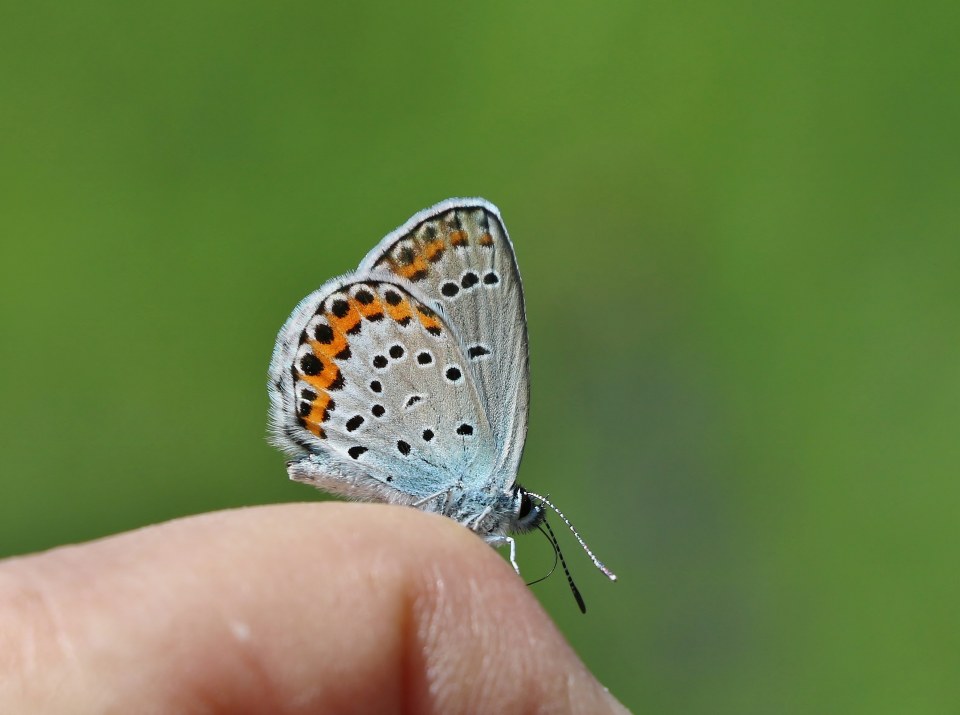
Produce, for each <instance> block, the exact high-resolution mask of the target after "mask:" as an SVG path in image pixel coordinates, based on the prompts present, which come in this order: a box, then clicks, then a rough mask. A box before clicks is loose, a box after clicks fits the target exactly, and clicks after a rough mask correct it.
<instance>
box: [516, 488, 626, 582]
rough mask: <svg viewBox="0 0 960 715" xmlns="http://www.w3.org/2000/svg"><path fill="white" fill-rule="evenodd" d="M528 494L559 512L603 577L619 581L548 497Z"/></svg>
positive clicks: (561, 559) (558, 514) (561, 558)
mask: <svg viewBox="0 0 960 715" xmlns="http://www.w3.org/2000/svg"><path fill="white" fill-rule="evenodd" d="M527 494H529V495H530V496H532V497H533V498H534V499H539V500H540V501H541V503H543V504H546V505H547V506H548V507H550V508H551V509H553V510H554V511H555V512H557V516H559V517H560V518H561V519H563V523H564V524H566V525H567V527H568V528H569V529H570V531H572V532H573V535H574V536H575V537H576V538H577V541H578V542H580V546H582V547H583V550H584V551H586V552H587V556H589V557H590V560H591V561H593V565H594V566H596V567H597V568H598V569H600V570H601V571H602V572H603V575H604V576H606V577H607V578H608V579H610V580H611V581H616V580H617V575H616V574H615V573H614V572H613V571H611V570H610V569H608V568H607V567H606V566H604V565H603V562H602V561H601V560H600V559H598V558H597V557H596V556H595V555H594V553H593V552H592V551H591V550H590V547H589V546H587V542H586V541H584V540H583V538H582V537H581V536H580V534H579V533H578V532H577V530H576V529H575V528H574V527H573V524H571V523H570V520H569V519H568V518H567V517H565V516H564V515H563V512H562V511H560V510H559V509H557V507H556V506H555V505H554V503H553V502H551V501H550V500H549V499H547V498H546V497H543V496H540V495H539V494H534V493H533V492H530V491H528V492H527ZM547 528H549V527H547ZM551 533H552V532H551ZM560 561H561V563H562V562H563V557H562V556H561V557H560Z"/></svg>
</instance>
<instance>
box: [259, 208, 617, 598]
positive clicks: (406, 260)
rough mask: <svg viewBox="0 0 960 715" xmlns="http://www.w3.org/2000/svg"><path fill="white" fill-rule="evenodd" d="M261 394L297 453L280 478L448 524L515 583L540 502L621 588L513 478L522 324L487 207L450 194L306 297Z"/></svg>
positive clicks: (503, 245)
mask: <svg viewBox="0 0 960 715" xmlns="http://www.w3.org/2000/svg"><path fill="white" fill-rule="evenodd" d="M269 391H270V427H271V433H272V441H273V442H274V444H276V445H277V446H278V447H279V448H280V449H282V450H284V451H285V452H287V453H289V454H291V455H292V456H293V457H294V459H293V460H292V461H290V462H288V463H287V472H288V474H289V475H290V478H291V479H294V480H296V481H301V482H307V483H309V484H312V485H314V486H316V487H319V488H321V489H323V490H325V491H327V492H331V493H333V494H339V495H342V496H346V497H350V498H353V499H359V500H364V501H377V502H388V503H392V504H405V505H409V506H413V507H416V508H418V509H422V510H424V511H431V512H437V513H440V514H443V515H445V516H448V517H450V518H452V519H455V520H456V521H458V522H459V523H461V524H463V525H464V526H466V527H467V528H469V529H471V530H472V531H474V532H476V533H477V534H478V535H480V536H481V537H482V538H483V539H484V540H485V541H486V542H487V543H489V544H491V545H492V546H503V545H509V546H510V563H511V564H513V567H514V569H516V570H517V573H519V572H520V569H519V567H518V566H517V561H516V542H515V541H514V539H513V537H512V536H511V535H510V534H512V533H521V532H524V531H529V530H531V529H534V528H537V527H539V526H540V525H541V524H542V525H544V526H546V521H545V511H544V506H548V507H550V508H551V509H553V510H554V511H556V512H557V514H558V515H559V516H560V518H561V519H563V521H564V522H565V523H566V524H567V525H568V526H569V527H570V529H571V530H572V531H573V533H574V535H575V536H576V538H577V540H578V541H579V543H580V544H581V546H582V547H583V548H584V550H585V551H586V552H587V554H588V555H589V556H590V558H591V559H592V560H593V563H594V565H595V566H596V567H597V568H599V569H600V570H601V571H602V572H603V573H604V574H606V575H607V576H608V577H609V578H610V579H611V580H616V576H615V575H614V574H613V573H612V572H611V571H610V570H609V569H608V568H607V567H606V566H604V565H603V564H602V563H601V562H600V561H599V560H598V559H597V557H596V556H594V554H593V552H592V551H590V549H589V548H588V547H587V545H586V543H584V541H583V539H581V538H580V535H579V534H577V532H576V530H574V529H573V526H572V525H571V524H570V522H569V521H568V520H567V519H566V517H564V516H563V514H562V513H561V512H560V510H559V509H557V508H556V507H555V506H554V505H553V504H552V503H551V502H550V501H549V500H548V499H547V498H546V497H543V496H540V495H538V494H534V493H533V492H529V491H527V490H525V489H524V488H523V487H521V486H520V485H519V484H516V483H515V481H516V475H517V468H518V466H519V464H520V457H521V454H522V453H523V444H524V440H525V438H526V433H527V413H528V404H529V379H528V366H527V326H526V318H525V315H524V305H523V286H522V284H521V282H520V273H519V272H518V270H517V263H516V258H515V256H514V252H513V246H512V244H511V242H510V238H509V236H508V235H507V230H506V228H505V227H504V225H503V221H502V220H501V218H500V212H499V210H498V209H497V208H496V206H494V205H493V204H491V203H489V202H487V201H485V200H483V199H448V200H447V201H443V202H441V203H439V204H437V205H436V206H433V207H431V208H429V209H426V210H425V211H421V212H420V213H418V214H416V215H415V216H413V217H412V218H411V219H410V220H409V221H407V222H406V223H405V224H403V225H402V226H400V227H399V228H398V229H396V230H395V231H393V232H392V233H390V234H389V235H388V236H387V237H386V238H384V239H383V240H382V241H381V242H380V243H379V244H378V245H377V247H376V248H374V249H373V250H372V251H371V252H370V253H369V254H367V257H366V258H364V259H363V261H362V262H361V263H360V267H359V268H358V269H357V271H356V272H354V273H349V274H347V275H344V276H340V277H338V278H334V279H332V280H329V281H327V282H326V283H325V284H324V285H323V286H321V287H320V288H319V289H318V290H316V291H314V292H313V293H311V294H310V295H308V296H307V297H306V298H304V299H303V300H302V301H301V302H300V304H299V305H298V306H297V307H296V308H295V309H294V311H293V313H292V315H291V316H290V318H289V319H288V320H287V322H286V324H285V325H284V326H283V328H282V329H281V330H280V334H279V336H278V337H277V344H276V348H275V349H274V352H273V360H272V361H271V363H270V382H269ZM548 528H549V527H548ZM550 537H552V532H551V533H550ZM551 541H552V543H553V544H554V548H555V550H556V553H557V554H558V555H559V549H558V548H557V546H556V539H555V538H551ZM561 559H562V556H561ZM564 568H566V566H565V565H564ZM568 578H569V573H568ZM571 587H572V588H573V589H574V594H575V595H576V596H577V601H578V603H579V604H580V606H581V610H584V606H583V602H582V599H581V598H580V596H579V593H577V591H576V588H575V587H573V584H572V581H571Z"/></svg>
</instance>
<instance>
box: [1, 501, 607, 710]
mask: <svg viewBox="0 0 960 715" xmlns="http://www.w3.org/2000/svg"><path fill="white" fill-rule="evenodd" d="M0 712H3V713H7V712H10V713H20V712H23V713H26V712H30V713H71V714H75V713H133V712H136V713H158V714H159V713H164V714H165V713H177V714H189V713H231V714H232V715H242V714H243V713H278V714H283V713H321V712H322V713H378V714H380V713H425V714H427V715H429V714H430V713H443V714H444V715H451V714H454V713H541V712H542V713H547V712H549V713H568V712H569V713H608V712H610V713H612V712H626V710H624V709H623V708H622V706H620V705H619V704H618V703H617V702H616V701H615V700H614V699H613V698H612V697H611V696H609V695H608V694H607V693H606V691H605V690H604V689H603V688H602V686H600V685H599V683H597V681H596V680H595V679H594V678H593V676H592V675H590V673H589V672H588V671H587V670H586V668H585V667H584V666H583V664H582V663H581V662H580V661H579V660H578V659H577V657H576V655H575V654H574V653H573V651H572V650H571V649H570V647H569V646H568V645H567V643H566V642H565V640H564V639H563V637H562V636H561V635H560V634H559V633H558V631H557V630H556V627H555V626H554V625H553V624H552V622H551V621H550V619H549V618H548V617H547V615H546V614H545V613H544V612H543V610H542V609H541V608H540V606H539V604H538V603H537V601H536V600H535V599H534V598H533V597H532V595H531V594H530V593H529V590H528V589H527V587H526V586H525V585H524V583H523V581H522V580H521V579H519V578H517V576H516V574H515V573H514V572H513V571H512V570H511V569H510V568H509V566H508V565H507V564H506V563H505V562H504V561H503V560H502V559H501V558H499V557H498V556H497V554H495V553H494V552H493V550H492V549H490V548H489V547H488V546H487V545H486V544H484V543H483V542H482V541H481V540H480V539H478V538H477V537H476V536H475V535H473V534H471V533H470V532H469V531H468V530H466V529H464V528H463V527H461V526H460V525H458V524H456V523H454V522H452V521H451V520H449V519H446V518H443V517H438V516H434V515H429V514H423V513H421V512H418V511H416V510H414V509H409V508H404V507H391V506H383V505H371V504H342V503H323V504H316V503H315V504H288V505H282V506H269V507H257V508H251V509H242V510H235V511H226V512H218V513H214V514H206V515H202V516H197V517H191V518H187V519H181V520H177V521H173V522H169V523H166V524H161V525H158V526H154V527H148V528H145V529H141V530H138V531H135V532H131V533H127V534H121V535H119V536H115V537H110V538H107V539H103V540H100V541H96V542H92V543H89V544H84V545H80V546H70V547H64V548H59V549H55V550H53V551H49V552H46V553H43V554H39V555H35V556H28V557H23V558H17V559H9V560H7V561H3V562H0Z"/></svg>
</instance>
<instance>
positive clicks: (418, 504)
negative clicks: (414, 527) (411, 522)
mask: <svg viewBox="0 0 960 715" xmlns="http://www.w3.org/2000/svg"><path fill="white" fill-rule="evenodd" d="M444 495H446V496H445V497H444V500H443V506H444V507H446V505H447V499H449V498H450V490H449V489H444V490H443V491H439V492H437V493H435V494H431V495H430V496H428V497H424V498H423V499H421V500H420V501H415V502H414V503H413V504H411V506H412V507H415V508H416V509H419V508H420V507H422V506H423V505H424V504H426V503H427V502H428V501H430V500H431V499H436V498H437V497H440V496H444ZM440 510H441V511H443V510H444V509H443V507H441V509H440Z"/></svg>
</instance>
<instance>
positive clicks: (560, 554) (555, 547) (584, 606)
mask: <svg viewBox="0 0 960 715" xmlns="http://www.w3.org/2000/svg"><path fill="white" fill-rule="evenodd" d="M542 523H543V526H545V527H547V530H546V531H545V532H543V529H542V528H541V527H540V526H538V527H537V528H538V529H540V531H541V532H543V533H544V535H545V536H547V538H548V539H550V543H551V544H553V553H554V554H556V555H557V557H558V558H559V559H560V564H561V565H562V566H563V572H564V573H565V574H566V575H567V583H568V584H569V585H570V591H571V592H572V593H573V597H574V598H575V599H576V600H577V605H578V606H579V607H580V613H586V612H587V604H586V603H584V602H583V596H581V595H580V589H579V588H577V584H575V583H574V582H573V576H571V575H570V569H568V568H567V562H566V561H565V560H564V558H563V552H562V551H560V544H558V543H557V537H556V536H554V534H553V529H551V528H550V524H548V523H547V521H546V520H544V521H543V522H542ZM554 568H556V562H554ZM551 573H553V572H552V571H551Z"/></svg>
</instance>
